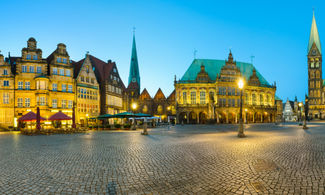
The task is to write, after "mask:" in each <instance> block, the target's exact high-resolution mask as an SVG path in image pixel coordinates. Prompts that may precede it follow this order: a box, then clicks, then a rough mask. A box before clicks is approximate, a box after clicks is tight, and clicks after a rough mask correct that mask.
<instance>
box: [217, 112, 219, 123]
mask: <svg viewBox="0 0 325 195" xmlns="http://www.w3.org/2000/svg"><path fill="white" fill-rule="evenodd" d="M217 123H219V113H217Z"/></svg>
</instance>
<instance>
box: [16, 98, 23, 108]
mask: <svg viewBox="0 0 325 195" xmlns="http://www.w3.org/2000/svg"><path fill="white" fill-rule="evenodd" d="M17 103H18V107H20V108H21V107H23V98H18V99H17Z"/></svg>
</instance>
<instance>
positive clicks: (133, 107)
mask: <svg viewBox="0 0 325 195" xmlns="http://www.w3.org/2000/svg"><path fill="white" fill-rule="evenodd" d="M137 107H138V105H137V103H135V102H133V103H132V105H131V108H132V111H133V113H134V114H135V111H136V109H137ZM131 129H132V130H136V129H137V128H136V126H135V118H133V124H132V128H131Z"/></svg>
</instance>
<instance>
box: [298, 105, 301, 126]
mask: <svg viewBox="0 0 325 195" xmlns="http://www.w3.org/2000/svg"><path fill="white" fill-rule="evenodd" d="M298 111H299V126H301V125H302V123H301V122H302V113H301V112H302V103H301V102H299V104H298Z"/></svg>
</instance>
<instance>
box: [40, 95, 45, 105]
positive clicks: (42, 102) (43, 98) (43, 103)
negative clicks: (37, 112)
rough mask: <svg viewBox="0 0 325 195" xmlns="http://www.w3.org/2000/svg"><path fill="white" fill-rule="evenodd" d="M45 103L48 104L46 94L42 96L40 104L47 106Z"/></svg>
mask: <svg viewBox="0 0 325 195" xmlns="http://www.w3.org/2000/svg"><path fill="white" fill-rule="evenodd" d="M45 104H46V99H45V97H44V96H42V97H40V102H39V105H40V106H45Z"/></svg>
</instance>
